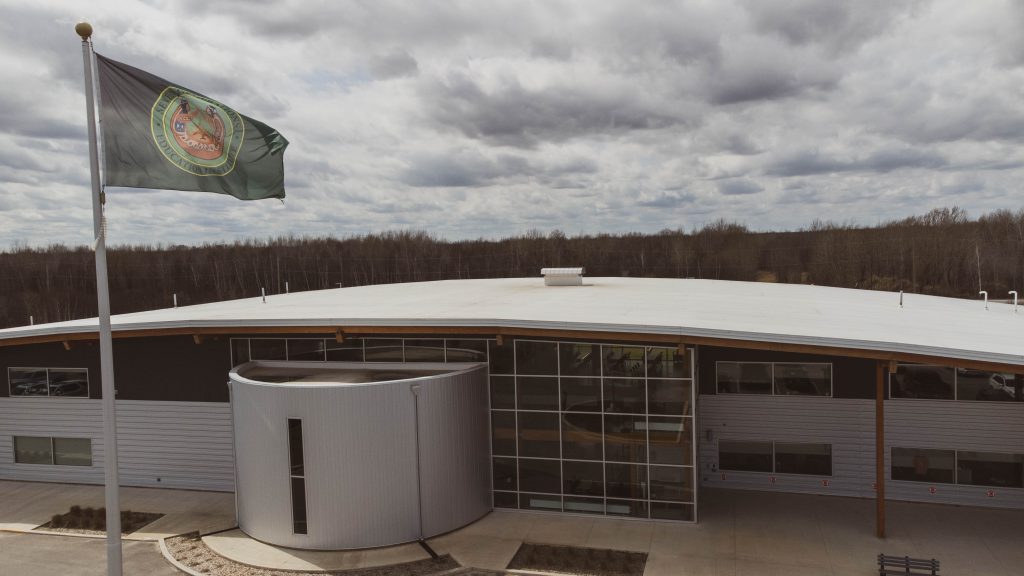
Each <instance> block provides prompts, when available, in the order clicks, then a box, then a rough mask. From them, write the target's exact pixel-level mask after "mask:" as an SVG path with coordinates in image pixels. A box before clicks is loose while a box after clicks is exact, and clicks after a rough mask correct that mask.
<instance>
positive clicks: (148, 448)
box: [0, 398, 234, 492]
mask: <svg viewBox="0 0 1024 576" xmlns="http://www.w3.org/2000/svg"><path fill="white" fill-rule="evenodd" d="M229 410H230V408H229V406H228V405H226V404H221V403H207V402H146V401H127V400H119V401H118V402H117V421H118V450H119V453H118V456H119V464H120V480H121V484H122V485H124V486H160V487H164V488H191V489H201V490H219V491H227V492H230V491H231V490H233V489H234V481H233V480H234V478H233V477H234V473H233V469H232V462H233V454H232V449H231V421H230V411H229ZM12 436H55V437H70V438H91V439H92V466H89V467H76V466H43V465H38V466H33V465H25V464H14V447H13V445H12V440H11V437H12ZM103 462H104V457H103V413H102V407H101V405H100V401H98V400H90V399H86V398H0V478H4V479H9V480H32V481H46V482H75V483H84V484H102V483H103ZM157 478H159V479H160V480H159V481H157Z"/></svg>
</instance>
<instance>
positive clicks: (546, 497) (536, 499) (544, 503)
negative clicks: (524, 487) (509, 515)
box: [519, 493, 562, 512]
mask: <svg viewBox="0 0 1024 576" xmlns="http://www.w3.org/2000/svg"><path fill="white" fill-rule="evenodd" d="M519 508H521V509H523V510H546V511H549V512H552V511H553V512H561V511H562V497H561V496H553V495H550V494H526V493H520V494H519Z"/></svg>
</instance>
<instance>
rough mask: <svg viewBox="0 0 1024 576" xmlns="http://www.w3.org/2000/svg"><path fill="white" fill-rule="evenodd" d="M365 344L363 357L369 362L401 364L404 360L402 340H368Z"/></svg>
mask: <svg viewBox="0 0 1024 576" xmlns="http://www.w3.org/2000/svg"><path fill="white" fill-rule="evenodd" d="M363 342H364V344H363V355H364V357H365V358H366V361H367V362H401V361H402V360H403V356H402V340H401V339H400V338H375V339H370V338H367V339H366V340H364V341H363Z"/></svg>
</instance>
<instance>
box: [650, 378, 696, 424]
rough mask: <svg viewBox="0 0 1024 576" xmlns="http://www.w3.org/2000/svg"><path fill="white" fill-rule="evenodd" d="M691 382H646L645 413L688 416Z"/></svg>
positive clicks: (690, 408) (689, 411) (690, 410)
mask: <svg viewBox="0 0 1024 576" xmlns="http://www.w3.org/2000/svg"><path fill="white" fill-rule="evenodd" d="M692 386H693V381H692V380H648V381H647V411H648V412H649V413H650V414H668V415H670V416H690V415H691V413H692V410H693V407H692V406H690V398H692V397H693V391H692V390H690V388H691V387H692Z"/></svg>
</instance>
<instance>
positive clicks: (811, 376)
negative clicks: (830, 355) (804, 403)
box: [774, 362, 832, 396]
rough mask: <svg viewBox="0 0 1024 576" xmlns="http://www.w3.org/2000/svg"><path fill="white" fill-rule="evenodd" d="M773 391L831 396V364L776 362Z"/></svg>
mask: <svg viewBox="0 0 1024 576" xmlns="http://www.w3.org/2000/svg"><path fill="white" fill-rule="evenodd" d="M774 367H775V368H774V369H775V393H776V394H780V395H789V396H793V395H798V396H831V395H832V365H831V364H802V363H796V362H776V363H775V365H774Z"/></svg>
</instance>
